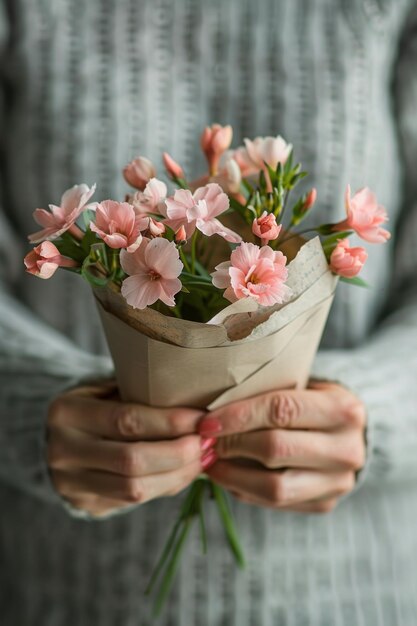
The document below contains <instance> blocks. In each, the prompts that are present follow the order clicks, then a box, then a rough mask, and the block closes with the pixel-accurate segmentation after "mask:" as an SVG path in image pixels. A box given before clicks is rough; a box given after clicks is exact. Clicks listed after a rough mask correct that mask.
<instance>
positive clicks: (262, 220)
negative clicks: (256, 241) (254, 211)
mask: <svg viewBox="0 0 417 626" xmlns="http://www.w3.org/2000/svg"><path fill="white" fill-rule="evenodd" d="M281 228H282V226H281V224H277V218H276V217H275V215H274V214H273V213H267V212H266V211H264V212H263V213H262V215H261V217H258V218H255V219H254V220H253V223H252V232H253V234H254V235H255V236H256V237H259V238H260V239H261V241H262V245H263V246H264V245H267V243H268V241H272V240H274V239H277V238H278V237H279V234H280V232H281Z"/></svg>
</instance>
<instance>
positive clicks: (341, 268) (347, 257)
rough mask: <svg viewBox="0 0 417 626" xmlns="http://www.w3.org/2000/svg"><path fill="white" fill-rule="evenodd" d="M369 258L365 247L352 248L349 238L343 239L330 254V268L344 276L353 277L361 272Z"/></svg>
mask: <svg viewBox="0 0 417 626" xmlns="http://www.w3.org/2000/svg"><path fill="white" fill-rule="evenodd" d="M367 258H368V254H367V253H366V251H365V250H364V249H363V248H361V247H358V248H351V247H350V246H349V242H348V240H347V239H341V240H339V242H338V244H337V246H336V248H335V249H334V250H333V252H332V254H331V256H330V269H331V270H332V272H334V273H335V274H339V276H343V277H344V278H353V277H354V276H356V275H357V274H359V272H360V271H361V269H362V267H363V264H364V263H365V261H366V259H367Z"/></svg>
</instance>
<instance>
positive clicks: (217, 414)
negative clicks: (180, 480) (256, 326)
mask: <svg viewBox="0 0 417 626" xmlns="http://www.w3.org/2000/svg"><path fill="white" fill-rule="evenodd" d="M365 426H366V411H365V406H364V405H363V403H362V402H361V401H360V400H359V399H358V398H357V397H356V396H354V395H353V394H352V393H350V392H349V391H348V390H347V389H345V388H344V387H342V386H341V385H338V384H336V383H329V382H311V383H310V386H309V388H308V389H303V390H282V391H276V392H271V393H266V394H263V395H260V396H256V397H254V398H249V399H247V400H243V401H240V402H235V403H233V404H229V405H227V406H225V407H223V408H221V409H218V410H217V411H214V412H212V413H210V414H208V415H207V416H206V417H204V418H203V419H202V420H201V422H200V424H199V432H200V434H201V435H202V436H203V437H215V438H216V445H215V452H216V455H217V458H218V460H217V461H216V462H215V463H214V465H212V466H211V467H210V468H209V469H208V470H207V473H208V474H209V476H210V478H212V479H213V480H214V482H216V483H217V484H219V485H222V486H223V487H225V488H226V489H228V490H229V491H231V492H232V493H233V494H234V495H235V496H236V497H237V498H238V499H239V500H241V501H243V502H246V503H250V504H256V505H259V506H266V507H273V508H277V509H285V510H292V511H300V512H307V513H312V512H323V513H324V512H328V511H331V510H332V509H333V508H334V507H335V505H336V504H337V501H338V499H339V498H340V496H342V495H344V494H346V493H348V492H350V491H351V490H352V489H353V487H354V485H355V473H356V472H357V471H358V470H359V469H361V468H362V466H363V465H364V462H365V455H366V446H365Z"/></svg>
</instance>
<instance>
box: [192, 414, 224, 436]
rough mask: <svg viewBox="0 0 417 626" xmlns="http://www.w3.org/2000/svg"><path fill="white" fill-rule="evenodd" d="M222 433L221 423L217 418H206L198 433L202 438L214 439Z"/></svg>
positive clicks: (202, 421) (201, 423)
mask: <svg viewBox="0 0 417 626" xmlns="http://www.w3.org/2000/svg"><path fill="white" fill-rule="evenodd" d="M221 431H222V425H221V422H220V421H219V420H218V419H216V418H215V417H206V418H205V419H203V420H201V422H200V425H199V427H198V432H199V433H200V435H201V436H202V437H212V436H213V435H218V434H219V433H220V432H221Z"/></svg>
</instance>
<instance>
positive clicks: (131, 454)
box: [116, 445, 143, 476]
mask: <svg viewBox="0 0 417 626" xmlns="http://www.w3.org/2000/svg"><path fill="white" fill-rule="evenodd" d="M116 468H117V470H118V471H119V472H120V473H121V474H122V475H123V476H138V475H140V474H141V473H142V472H143V461H142V456H141V454H140V452H139V451H138V450H137V449H135V448H134V447H133V446H128V445H127V446H124V447H123V448H122V450H121V451H120V452H119V454H118V457H117V459H116Z"/></svg>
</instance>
